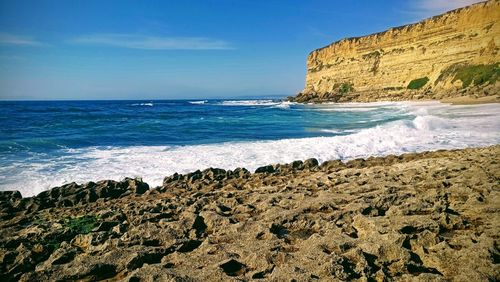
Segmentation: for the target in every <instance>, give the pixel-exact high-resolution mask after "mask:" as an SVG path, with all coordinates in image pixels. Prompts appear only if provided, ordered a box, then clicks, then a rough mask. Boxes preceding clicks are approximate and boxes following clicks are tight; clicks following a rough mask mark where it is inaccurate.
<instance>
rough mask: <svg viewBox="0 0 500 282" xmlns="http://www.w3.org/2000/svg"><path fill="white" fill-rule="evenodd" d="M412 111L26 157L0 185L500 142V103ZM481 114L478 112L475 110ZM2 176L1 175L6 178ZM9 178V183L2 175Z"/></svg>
mask: <svg viewBox="0 0 500 282" xmlns="http://www.w3.org/2000/svg"><path fill="white" fill-rule="evenodd" d="M400 106H404V107H405V111H407V112H408V113H412V114H414V115H415V118H413V119H409V120H399V121H395V122H391V123H387V124H384V125H382V126H377V127H373V128H368V129H362V130H359V131H357V132H355V133H352V134H349V135H343V136H331V137H315V138H301V139H283V140H277V141H259V142H229V143H223V144H211V145H196V146H134V147H91V148H85V149H70V150H65V151H64V152H65V153H66V155H65V156H63V157H59V158H52V159H50V158H49V159H44V161H43V162H40V161H37V162H31V161H30V160H27V161H25V162H23V163H22V164H17V165H22V166H23V167H22V168H21V169H19V168H17V167H16V166H17V165H16V166H14V165H12V166H11V167H2V168H0V175H9V174H10V175H15V178H10V179H9V180H8V181H9V182H8V183H6V184H5V185H2V187H1V189H2V190H20V191H21V193H22V194H23V195H25V196H27V195H33V194H37V193H39V192H41V191H42V190H45V189H48V188H50V187H53V186H57V185H61V184H63V183H67V182H71V181H75V182H78V183H83V182H87V181H91V180H92V181H97V180H100V179H114V180H120V179H122V178H124V177H142V178H143V179H144V180H145V181H146V182H148V183H149V184H150V185H152V186H157V185H161V183H162V179H163V178H164V177H165V176H168V175H171V174H173V173H174V172H179V173H186V172H190V171H194V170H196V169H204V168H208V167H219V168H224V169H234V168H236V167H246V168H247V169H249V170H254V169H256V168H257V167H259V166H262V165H266V164H270V163H287V162H291V161H294V160H298V159H302V160H304V159H307V158H312V157H314V158H317V159H318V160H319V161H326V160H331V159H341V160H349V159H354V158H360V157H368V156H383V155H388V154H400V153H404V152H420V151H426V150H437V149H452V148H465V147H475V146H487V145H493V144H500V123H499V122H498V120H499V117H500V105H498V104H491V105H475V106H466V107H465V106H450V105H445V104H440V103H437V104H436V103H432V104H405V105H401V104H398V107H400ZM478 113H480V115H478ZM2 182H4V181H2ZM4 183H5V182H4Z"/></svg>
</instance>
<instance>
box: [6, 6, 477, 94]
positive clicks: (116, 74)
mask: <svg viewBox="0 0 500 282" xmlns="http://www.w3.org/2000/svg"><path fill="white" fill-rule="evenodd" d="M473 2H479V1H477V0H454V1H451V0H387V1H372V0H366V1H361V0H359V1H354V0H352V1H347V0H343V1H335V0H310V1H304V0H289V1H284V0H183V1H174V0H171V1H168V0H165V1H152V0H150V1H126V0H119V1H118V0H116V1H113V0H106V1H102V0H100V1H93V0H87V1H83V0H82V1H76V0H75V1H65V0H60V1H47V0H33V1H24V0H12V1H5V0H0V99H20V100H24V99H35V100H38V99H183V98H184V99H192V98H223V97H244V96H271V95H272V96H274V95H294V94H296V93H297V92H298V91H300V90H301V89H302V87H303V86H304V78H305V71H306V69H305V61H306V57H307V54H308V53H309V52H310V51H312V50H314V49H316V48H319V47H322V46H324V45H327V44H329V43H331V42H333V41H336V40H339V39H342V38H344V37H352V36H360V35H366V34H370V33H373V32H378V31H382V30H385V29H387V28H389V27H392V26H399V25H403V24H407V23H412V22H415V21H418V20H420V19H423V18H426V17H429V16H432V15H435V14H439V13H441V12H444V11H446V10H449V9H453V8H457V7H461V6H466V5H468V4H471V3H473Z"/></svg>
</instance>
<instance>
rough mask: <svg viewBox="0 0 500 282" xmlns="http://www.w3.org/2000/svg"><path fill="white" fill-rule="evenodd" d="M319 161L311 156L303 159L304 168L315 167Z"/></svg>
mask: <svg viewBox="0 0 500 282" xmlns="http://www.w3.org/2000/svg"><path fill="white" fill-rule="evenodd" d="M318 165H319V163H318V160H317V159H314V158H311V159H307V160H305V161H304V168H308V169H311V168H315V167H318Z"/></svg>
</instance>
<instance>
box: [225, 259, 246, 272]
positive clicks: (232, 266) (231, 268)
mask: <svg viewBox="0 0 500 282" xmlns="http://www.w3.org/2000/svg"><path fill="white" fill-rule="evenodd" d="M219 267H220V268H222V270H223V271H224V272H225V273H226V274H227V275H228V276H239V275H243V274H245V272H246V271H247V267H246V265H245V264H243V263H241V262H239V261H237V260H234V259H230V260H228V261H226V262H224V263H222V264H220V265H219Z"/></svg>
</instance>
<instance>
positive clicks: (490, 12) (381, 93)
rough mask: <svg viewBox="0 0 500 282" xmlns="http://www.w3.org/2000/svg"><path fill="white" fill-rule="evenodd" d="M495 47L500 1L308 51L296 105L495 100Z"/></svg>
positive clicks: (498, 56) (499, 85) (499, 72)
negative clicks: (466, 97)
mask: <svg viewBox="0 0 500 282" xmlns="http://www.w3.org/2000/svg"><path fill="white" fill-rule="evenodd" d="M499 46H500V0H490V1H486V2H481V3H478V4H474V5H471V6H468V7H465V8H461V9H457V10H453V11H450V12H447V13H445V14H442V15H439V16H435V17H432V18H429V19H426V20H423V21H421V22H418V23H415V24H410V25H405V26H401V27H396V28H391V29H389V30H387V31H384V32H380V33H376V34H371V35H368V36H363V37H355V38H347V39H342V40H340V41H337V42H335V43H333V44H331V45H328V46H326V47H324V48H321V49H317V50H315V51H313V52H311V53H310V54H309V56H308V58H307V77H306V86H305V89H304V90H303V91H302V93H300V94H299V95H298V96H297V97H295V99H294V100H297V101H299V102H304V101H325V100H328V101H340V102H342V101H376V100H414V99H442V98H446V97H456V96H464V95H471V94H473V95H474V96H476V97H477V96H488V95H497V94H498V93H499V91H498V90H499V89H500V82H498V81H500V79H498V77H500V67H499V62H500V52H499ZM497 80H498V81H497Z"/></svg>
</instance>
